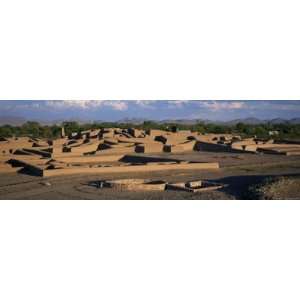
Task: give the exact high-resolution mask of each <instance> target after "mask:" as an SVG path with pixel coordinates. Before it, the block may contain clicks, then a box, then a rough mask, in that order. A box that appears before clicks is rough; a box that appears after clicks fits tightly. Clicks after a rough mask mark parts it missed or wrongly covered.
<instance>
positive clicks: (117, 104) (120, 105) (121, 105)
mask: <svg viewBox="0 0 300 300" xmlns="http://www.w3.org/2000/svg"><path fill="white" fill-rule="evenodd" d="M103 105H105V106H109V107H111V108H112V109H114V110H127V109H128V105H127V103H126V102H125V101H103Z"/></svg>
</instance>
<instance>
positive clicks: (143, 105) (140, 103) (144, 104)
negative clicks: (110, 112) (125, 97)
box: [133, 100, 156, 109]
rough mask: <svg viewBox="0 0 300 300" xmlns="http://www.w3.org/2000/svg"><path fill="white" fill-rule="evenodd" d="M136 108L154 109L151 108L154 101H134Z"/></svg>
mask: <svg viewBox="0 0 300 300" xmlns="http://www.w3.org/2000/svg"><path fill="white" fill-rule="evenodd" d="M133 102H134V103H135V104H136V105H137V106H139V107H141V108H144V109H154V108H155V107H154V106H153V104H155V103H156V101H155V100H152V101H150V100H136V101H133Z"/></svg>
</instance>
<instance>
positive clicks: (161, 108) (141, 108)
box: [0, 100, 300, 121]
mask: <svg viewBox="0 0 300 300" xmlns="http://www.w3.org/2000/svg"><path fill="white" fill-rule="evenodd" d="M0 116H12V117H22V118H25V119H28V120H42V121H55V120H70V119H79V120H83V121H97V120H103V121H116V120H120V119H124V118H142V119H152V120H164V119H205V120H206V119H209V120H214V121H228V120H233V119H238V118H249V117H255V118H258V119H273V118H284V119H292V118H298V117H300V100H299V101H285V100H282V101H272V100H269V101H265V100H255V101H238V100H236V101H227V100H226V101H225V100H224V101H223V100H219V101H212V100H207V101H200V100H199V101H169V100H159V101H146V100H139V101H129V100H124V101H114V100H105V101H100V100H99V101H98V100H81V101H74V100H34V101H29V100H16V101H0Z"/></svg>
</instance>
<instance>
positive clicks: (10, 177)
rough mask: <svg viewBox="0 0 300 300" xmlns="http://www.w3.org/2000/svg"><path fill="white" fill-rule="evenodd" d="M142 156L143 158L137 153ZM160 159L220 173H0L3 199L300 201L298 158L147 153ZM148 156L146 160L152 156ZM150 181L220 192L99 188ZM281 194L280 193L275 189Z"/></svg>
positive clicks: (251, 154) (253, 154)
mask: <svg viewBox="0 0 300 300" xmlns="http://www.w3.org/2000/svg"><path fill="white" fill-rule="evenodd" d="M137 155H139V154H137ZM149 155H153V156H156V157H158V156H159V157H167V158H172V159H182V160H190V161H192V160H196V161H199V162H218V163H219V165H220V168H219V169H217V170H210V171H208V170H172V171H155V172H143V173H130V174H126V173H125V174H124V173H122V174H121V173H120V174H109V173H107V174H84V175H80V174H76V175H63V176H53V177H51V178H43V177H39V176H35V175H32V174H30V173H27V172H26V171H24V170H20V171H19V172H18V173H6V174H4V173H2V174H0V198H1V199H161V200H168V199H258V198H259V199H277V198H282V199H286V198H287V199H300V193H299V190H300V188H299V186H300V184H299V183H300V180H299V176H300V157H299V156H285V155H277V154H267V153H265V154H257V153H246V152H245V153H230V152H211V151H210V152H206V151H200V152H192V151H190V152H185V153H184V154H176V153H174V154H173V153H160V154H159V155H157V154H155V155H154V154H149ZM149 155H147V156H149ZM122 178H146V179H153V180H164V181H167V182H180V181H188V180H199V179H201V180H213V181H215V182H218V183H222V184H224V185H225V187H224V188H223V189H221V190H217V191H211V192H201V193H188V192H184V191H149V192H141V191H137V192H134V191H130V192H129V191H120V190H115V189H111V188H98V187H97V182H98V181H99V180H106V179H110V180H112V179H122ZM277 188H278V189H279V190H276V189H277Z"/></svg>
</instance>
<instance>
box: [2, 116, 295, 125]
mask: <svg viewBox="0 0 300 300" xmlns="http://www.w3.org/2000/svg"><path fill="white" fill-rule="evenodd" d="M26 121H29V120H26V119H25V118H22V117H16V116H0V125H6V124H9V125H13V126H20V125H22V124H24V123H25V122H26ZM30 121H37V122H39V123H40V124H43V125H51V124H60V123H62V122H63V121H76V122H78V123H89V122H90V123H101V122H105V121H103V120H90V121H88V120H81V119H76V120H75V119H72V120H71V119H70V120H54V121H43V120H38V119H36V120H30ZM144 121H153V122H157V123H159V124H165V123H177V124H185V125H194V124H197V123H199V122H201V123H205V124H209V123H214V124H220V125H221V124H222V125H236V124H237V123H244V124H249V125H257V124H266V123H270V124H300V118H294V119H290V120H286V119H281V118H276V119H271V120H260V119H257V118H244V119H235V120H231V121H213V120H202V119H168V120H160V121H157V120H146V119H142V118H124V119H121V120H119V121H116V122H115V123H130V124H136V125H138V124H142V123H143V122H144ZM106 122H107V121H106ZM112 122H113V121H112Z"/></svg>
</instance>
